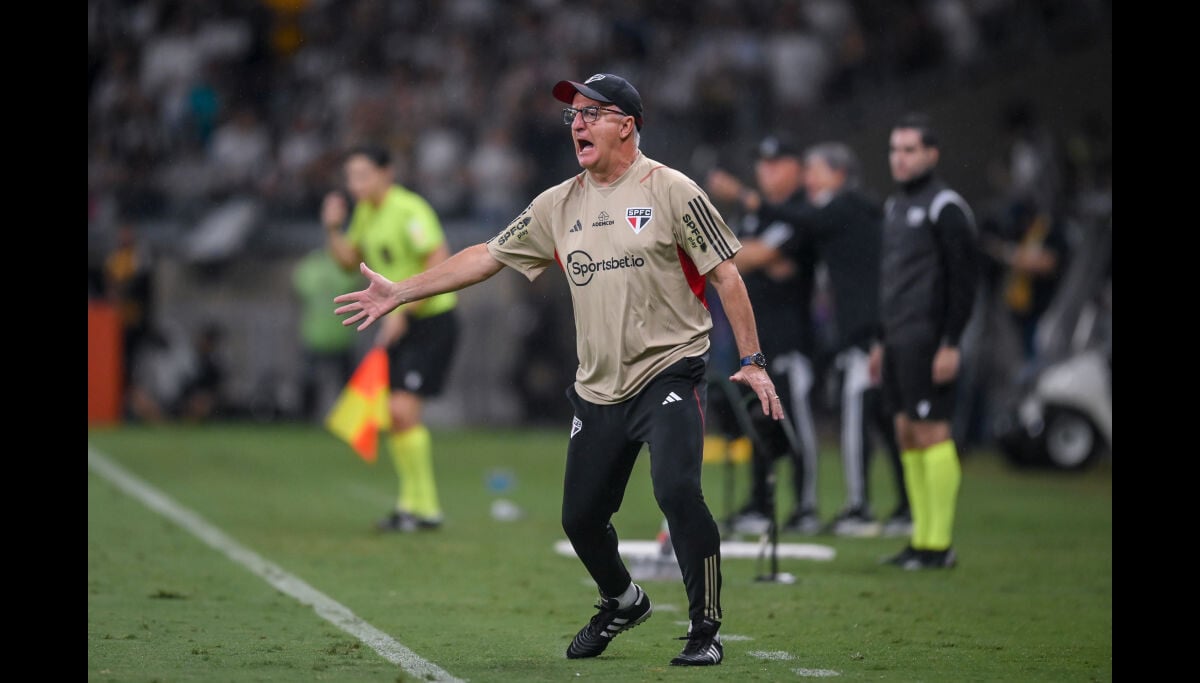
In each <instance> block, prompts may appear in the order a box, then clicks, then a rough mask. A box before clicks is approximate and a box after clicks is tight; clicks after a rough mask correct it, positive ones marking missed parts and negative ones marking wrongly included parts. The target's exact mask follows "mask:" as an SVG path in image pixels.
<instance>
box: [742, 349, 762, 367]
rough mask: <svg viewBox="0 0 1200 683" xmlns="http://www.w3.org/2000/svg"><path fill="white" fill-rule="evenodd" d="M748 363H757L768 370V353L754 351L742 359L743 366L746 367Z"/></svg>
mask: <svg viewBox="0 0 1200 683" xmlns="http://www.w3.org/2000/svg"><path fill="white" fill-rule="evenodd" d="M747 365H757V366H758V367H760V368H762V369H763V370H766V369H767V357H766V355H764V354H763V352H762V351H759V352H758V353H752V354H750V355H749V356H746V357H745V358H743V359H742V367H743V368H744V367H746V366H747Z"/></svg>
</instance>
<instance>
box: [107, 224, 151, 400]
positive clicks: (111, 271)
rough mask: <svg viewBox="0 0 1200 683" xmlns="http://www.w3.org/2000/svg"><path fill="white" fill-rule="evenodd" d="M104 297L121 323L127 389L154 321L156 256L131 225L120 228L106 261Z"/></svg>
mask: <svg viewBox="0 0 1200 683" xmlns="http://www.w3.org/2000/svg"><path fill="white" fill-rule="evenodd" d="M104 296H105V298H106V299H108V301H109V302H110V303H111V304H112V305H113V306H115V307H116V309H117V315H118V316H119V317H120V320H121V343H122V350H123V353H124V357H123V360H122V363H123V366H122V367H123V370H124V375H123V377H122V379H123V384H124V386H126V387H128V386H129V385H130V384H131V380H132V379H133V364H134V360H135V359H136V358H137V354H138V352H139V350H140V349H141V346H142V344H143V343H144V342H145V341H146V337H147V335H148V334H149V332H150V328H151V324H152V323H153V321H154V255H153V252H152V251H151V250H150V247H149V246H148V245H147V244H146V243H144V242H143V241H142V240H141V239H140V238H139V237H138V233H137V227H136V226H135V225H134V224H133V223H132V222H130V221H125V222H122V223H121V224H120V225H119V226H118V228H117V237H116V244H115V246H114V247H113V249H112V251H110V252H109V254H108V256H107V258H105V260H104Z"/></svg>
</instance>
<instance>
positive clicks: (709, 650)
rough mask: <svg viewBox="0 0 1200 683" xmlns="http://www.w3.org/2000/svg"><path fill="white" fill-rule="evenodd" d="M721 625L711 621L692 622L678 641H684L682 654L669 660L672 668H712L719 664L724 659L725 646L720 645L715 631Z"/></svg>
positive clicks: (719, 637)
mask: <svg viewBox="0 0 1200 683" xmlns="http://www.w3.org/2000/svg"><path fill="white" fill-rule="evenodd" d="M720 628H721V623H720V622H717V621H713V620H711V619H702V620H700V621H694V622H692V625H691V626H689V627H688V634H687V635H686V636H682V637H681V638H680V640H686V641H687V645H684V646H683V652H680V653H679V654H678V655H676V657H675V659H672V660H671V665H672V666H712V665H714V664H720V663H721V660H722V659H725V646H724V645H721V636H719V635H717V631H718V630H719V629H720Z"/></svg>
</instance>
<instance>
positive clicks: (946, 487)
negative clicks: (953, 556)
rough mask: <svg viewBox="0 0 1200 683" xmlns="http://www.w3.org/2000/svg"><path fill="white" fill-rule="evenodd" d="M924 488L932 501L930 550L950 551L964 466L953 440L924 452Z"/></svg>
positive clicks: (928, 528)
mask: <svg viewBox="0 0 1200 683" xmlns="http://www.w3.org/2000/svg"><path fill="white" fill-rule="evenodd" d="M924 455H925V485H926V487H927V488H928V490H927V491H926V495H927V496H928V497H929V526H928V527H927V531H928V534H929V535H928V537H927V538H926V539H925V540H926V542H927V545H926V546H924V547H926V548H929V549H930V550H945V549H947V548H949V547H950V542H951V540H952V539H953V534H954V510H955V506H956V505H957V504H958V487H959V483H960V482H961V481H962V466H961V465H960V464H959V462H958V450H957V449H956V448H955V447H954V441H953V440H949V439H948V440H946V441H943V442H941V443H938V444H934V445H932V446H930V447H929V448H926V449H925V454H924Z"/></svg>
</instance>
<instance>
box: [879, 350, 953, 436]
mask: <svg viewBox="0 0 1200 683" xmlns="http://www.w3.org/2000/svg"><path fill="white" fill-rule="evenodd" d="M937 350H938V344H937V342H932V343H913V344H909V343H905V344H896V345H891V344H888V345H885V346H884V348H883V401H884V408H885V409H886V410H887V414H888V415H896V414H898V413H904V414H905V415H907V416H908V417H909V418H910V419H913V420H932V421H938V422H941V421H950V420H953V419H954V403H955V386H956V383H955V382H953V381H951V382H947V383H945V384H934V383H933V357H934V355H935V354H936V353H937Z"/></svg>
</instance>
